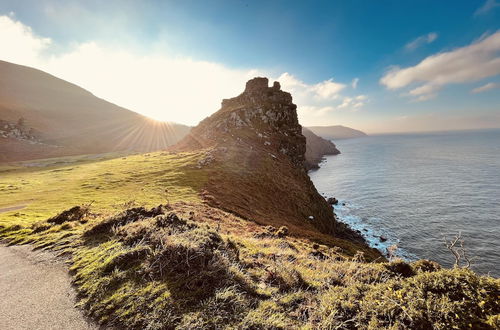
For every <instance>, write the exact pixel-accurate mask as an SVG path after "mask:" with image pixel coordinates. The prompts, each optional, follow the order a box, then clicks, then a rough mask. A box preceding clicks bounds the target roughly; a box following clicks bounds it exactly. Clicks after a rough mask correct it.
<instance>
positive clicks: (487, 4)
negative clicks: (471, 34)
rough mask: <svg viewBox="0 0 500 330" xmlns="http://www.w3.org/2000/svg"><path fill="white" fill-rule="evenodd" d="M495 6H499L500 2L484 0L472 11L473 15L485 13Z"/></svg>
mask: <svg viewBox="0 0 500 330" xmlns="http://www.w3.org/2000/svg"><path fill="white" fill-rule="evenodd" d="M497 7H500V3H499V2H496V0H486V2H485V3H484V4H483V5H482V6H481V7H479V8H478V9H477V10H476V11H475V12H474V16H481V15H485V14H487V13H489V12H490V11H491V10H493V9H495V8H497Z"/></svg>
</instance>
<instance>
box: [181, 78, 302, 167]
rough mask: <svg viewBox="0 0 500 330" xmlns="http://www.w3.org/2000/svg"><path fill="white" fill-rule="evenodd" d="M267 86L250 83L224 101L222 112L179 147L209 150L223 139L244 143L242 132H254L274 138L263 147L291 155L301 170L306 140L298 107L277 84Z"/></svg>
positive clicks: (257, 80) (261, 82)
mask: <svg viewBox="0 0 500 330" xmlns="http://www.w3.org/2000/svg"><path fill="white" fill-rule="evenodd" d="M268 84H269V81H268V79H267V78H262V77H258V78H254V79H251V80H249V81H248V82H247V84H246V88H245V91H244V92H243V93H241V94H240V95H239V96H237V97H234V98H231V99H224V100H223V101H222V107H221V109H220V110H219V111H218V112H216V113H215V114H213V115H212V116H210V117H208V118H206V119H205V120H203V121H202V122H201V123H200V124H199V125H198V126H197V127H195V128H193V129H192V131H191V133H190V135H189V136H188V138H187V139H185V140H183V141H181V143H180V144H179V145H180V146H182V145H183V144H184V146H185V145H190V146H193V145H195V146H196V145H198V146H201V147H206V146H210V145H213V144H214V143H215V144H220V142H221V141H222V140H223V138H226V139H227V140H226V143H231V141H234V140H235V139H236V140H238V141H242V140H241V138H240V136H242V135H244V134H242V132H243V131H246V130H251V131H253V132H254V133H253V134H255V135H254V136H256V137H258V138H268V137H272V140H271V141H265V142H264V145H265V146H270V145H273V146H275V149H276V153H278V152H279V153H281V154H284V155H286V156H288V157H289V159H290V160H291V161H292V163H293V164H295V165H296V166H297V167H301V168H302V167H303V164H304V160H305V156H304V154H305V150H306V141H305V137H304V136H303V135H302V127H301V126H300V125H299V122H298V117H297V106H296V105H295V104H293V103H292V96H291V95H290V93H287V92H284V91H282V90H281V87H280V84H279V83H278V82H276V83H275V84H274V85H273V87H268ZM228 138H229V139H228ZM247 142H248V141H247Z"/></svg>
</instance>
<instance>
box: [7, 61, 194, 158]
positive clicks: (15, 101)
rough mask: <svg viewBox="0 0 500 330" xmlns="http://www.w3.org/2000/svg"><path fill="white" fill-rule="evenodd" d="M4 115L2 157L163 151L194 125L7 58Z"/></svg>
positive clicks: (46, 156)
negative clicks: (144, 111)
mask: <svg viewBox="0 0 500 330" xmlns="http://www.w3.org/2000/svg"><path fill="white" fill-rule="evenodd" d="M20 118H23V119H22V120H21V121H20V120H19V119H20ZM0 120H1V123H2V125H0V151H1V152H0V161H14V160H27V159H35V158H48V157H55V156H62V155H74V154H86V153H101V152H109V151H121V150H131V151H152V150H159V149H164V148H166V147H167V146H169V145H172V144H174V143H175V142H177V141H178V140H180V139H181V138H182V137H184V136H185V135H186V134H187V132H189V130H190V128H189V127H188V126H184V125H180V124H175V123H162V122H157V121H155V120H152V119H149V118H147V117H145V116H142V115H140V114H138V113H135V112H133V111H130V110H127V109H124V108H122V107H119V106H117V105H115V104H112V103H110V102H107V101H105V100H102V99H100V98H97V97H95V96H94V95H93V94H91V93H90V92H88V91H87V90H85V89H83V88H80V87H78V86H76V85H74V84H71V83H69V82H67V81H64V80H62V79H59V78H56V77H54V76H52V75H50V74H47V73H45V72H43V71H40V70H36V69H33V68H29V67H25V66H21V65H16V64H12V63H8V62H4V61H0Z"/></svg>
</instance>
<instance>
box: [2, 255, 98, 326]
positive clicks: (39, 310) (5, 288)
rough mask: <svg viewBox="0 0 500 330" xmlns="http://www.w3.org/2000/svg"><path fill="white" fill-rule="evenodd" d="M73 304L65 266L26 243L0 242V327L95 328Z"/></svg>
mask: <svg viewBox="0 0 500 330" xmlns="http://www.w3.org/2000/svg"><path fill="white" fill-rule="evenodd" d="M74 306H75V292H74V290H73V288H72V287H71V279H70V276H69V275H68V271H67V268H66V267H65V265H64V264H63V263H62V262H61V261H59V260H58V259H56V258H55V257H54V256H53V255H52V254H51V253H49V252H44V251H33V250H32V248H31V247H30V246H12V247H7V246H5V245H0V328H2V330H11V329H16V330H17V329H40V330H42V329H61V330H63V329H64V330H69V329H78V330H80V329H98V328H97V327H96V326H94V325H92V324H91V323H89V322H88V321H87V320H86V319H85V318H84V316H83V314H82V313H81V311H80V310H78V309H77V308H75V307H74Z"/></svg>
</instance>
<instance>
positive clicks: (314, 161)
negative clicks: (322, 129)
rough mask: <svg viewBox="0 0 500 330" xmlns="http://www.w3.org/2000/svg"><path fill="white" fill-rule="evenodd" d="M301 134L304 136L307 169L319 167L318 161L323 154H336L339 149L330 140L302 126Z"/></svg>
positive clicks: (338, 152)
mask: <svg viewBox="0 0 500 330" xmlns="http://www.w3.org/2000/svg"><path fill="white" fill-rule="evenodd" d="M302 134H303V135H304V136H305V137H306V141H307V143H306V153H305V157H306V161H305V166H306V169H307V170H312V169H316V168H319V163H320V162H321V161H322V160H323V156H325V155H338V154H340V151H339V150H338V149H337V147H336V146H335V144H333V143H332V142H331V141H328V140H325V139H323V138H321V137H319V136H317V135H316V134H314V133H313V132H312V131H311V130H309V129H307V128H305V127H302Z"/></svg>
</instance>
